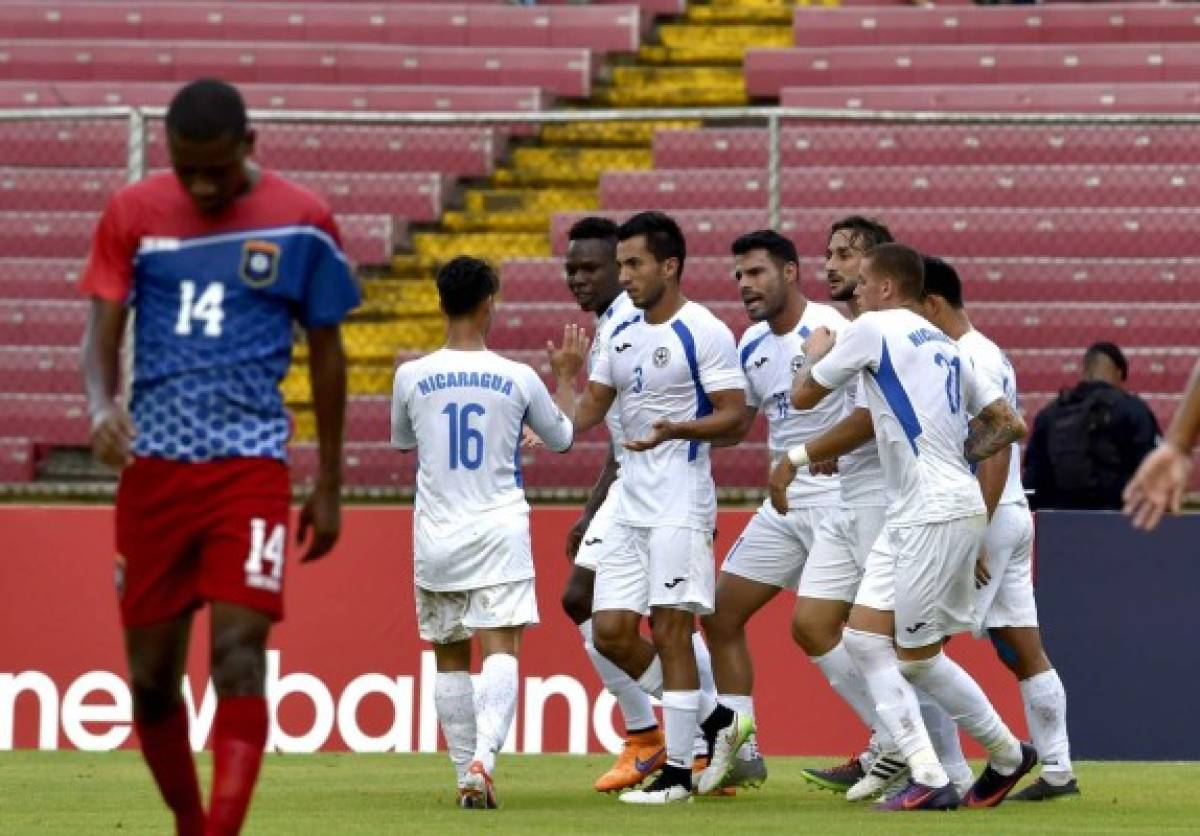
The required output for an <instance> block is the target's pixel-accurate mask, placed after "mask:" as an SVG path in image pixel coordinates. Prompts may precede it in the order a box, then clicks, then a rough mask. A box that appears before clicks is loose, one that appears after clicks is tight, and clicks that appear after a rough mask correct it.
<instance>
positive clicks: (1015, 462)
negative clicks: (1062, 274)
mask: <svg viewBox="0 0 1200 836" xmlns="http://www.w3.org/2000/svg"><path fill="white" fill-rule="evenodd" d="M958 347H959V348H960V349H962V352H963V354H964V355H965V356H966V357H968V358H970V360H971V362H972V363H973V364H974V366H975V372H976V374H978V375H980V376H981V377H983V378H985V379H986V380H988V381H989V382H990V383H991V384H992V385H994V386H999V387H1000V389H1001V390H1003V392H1004V397H1005V398H1006V399H1007V400H1008V405H1009V406H1011V407H1012V410H1013V412H1017V413H1019V412H1020V411H1021V406H1020V401H1019V399H1018V397H1017V374H1016V372H1014V371H1013V367H1012V363H1010V362H1009V360H1008V357H1006V356H1005V355H1004V352H1003V351H1001V350H1000V346H998V345H996V344H995V343H994V342H992V341H991V340H990V339H988V338H987V337H986V336H985V335H984V334H982V333H980V332H979V331H975V330H971V331H968V332H967V333H965V334H963V335H962V336H961V337H959V338H958ZM1010 503H1019V504H1021V505H1025V504H1026V501H1025V487H1024V486H1023V485H1022V484H1021V448H1020V445H1018V444H1016V443H1015V442H1014V443H1013V445H1012V456H1011V458H1009V460H1008V481H1007V482H1005V483H1004V493H1002V494H1000V504H1001V505H1008V504H1010Z"/></svg>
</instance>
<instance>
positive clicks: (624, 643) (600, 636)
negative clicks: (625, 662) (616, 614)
mask: <svg viewBox="0 0 1200 836" xmlns="http://www.w3.org/2000/svg"><path fill="white" fill-rule="evenodd" d="M637 640H638V635H637V633H636V632H635V633H633V634H632V635H631V634H630V633H629V632H628V631H626V630H623V629H621V625H620V624H610V623H607V622H605V621H593V622H592V645H593V646H594V647H595V648H596V651H597V652H598V653H599V654H600V655H601V656H603V657H605V658H606V659H610V660H612V661H613V662H617V661H619V660H621V659H624V658H626V657H628V656H629V655H630V654H631V653H632V651H633V645H634V643H635V642H636V641H637Z"/></svg>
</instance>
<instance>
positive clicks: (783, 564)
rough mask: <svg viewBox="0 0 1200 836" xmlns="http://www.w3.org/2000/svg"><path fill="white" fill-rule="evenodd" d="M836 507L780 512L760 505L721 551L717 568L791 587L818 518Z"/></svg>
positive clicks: (795, 582) (764, 581)
mask: <svg viewBox="0 0 1200 836" xmlns="http://www.w3.org/2000/svg"><path fill="white" fill-rule="evenodd" d="M836 511H837V509H836V508H835V507H830V506H825V507H818V508H796V509H793V510H790V511H788V512H787V516H784V515H783V514H780V513H779V512H778V511H776V510H775V509H774V508H772V507H771V506H769V505H763V506H762V507H761V508H759V509H758V511H757V512H756V513H755V514H754V516H753V517H751V518H750V522H748V523H746V528H745V529H744V530H743V531H742V533H741V536H739V537H738V538H737V542H735V543H734V544H733V548H731V549H730V550H729V553H728V554H726V555H725V562H724V563H722V564H721V571H722V572H728V573H729V574H731V575H737V576H738V577H740V578H746V579H747V580H752V581H757V582H758V583H765V584H767V585H768V586H777V587H779V588H780V589H795V588H796V586H797V584H798V583H799V582H800V573H801V571H802V570H803V569H804V563H805V561H806V560H807V559H808V556H809V553H810V552H811V551H812V547H813V542H814V541H815V540H816V538H817V528H818V527H819V526H820V524H821V520H823V519H824V518H825V517H827V516H829V515H830V514H833V513H835V512H836Z"/></svg>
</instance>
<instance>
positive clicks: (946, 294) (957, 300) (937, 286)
mask: <svg viewBox="0 0 1200 836" xmlns="http://www.w3.org/2000/svg"><path fill="white" fill-rule="evenodd" d="M923 261H924V267H925V295H926V296H928V295H929V294H931V293H932V294H934V295H937V296H941V297H942V298H943V299H945V300H946V304H948V305H949V306H950V307H952V308H954V309H956V310H960V309H961V308H962V306H963V290H962V279H960V278H959V277H958V271H957V270H955V269H954V267H953V266H952V265H951V264H949V263H947V262H946V261H944V260H942V259H940V258H938V257H937V256H935V255H927V256H925V257H924V259H923Z"/></svg>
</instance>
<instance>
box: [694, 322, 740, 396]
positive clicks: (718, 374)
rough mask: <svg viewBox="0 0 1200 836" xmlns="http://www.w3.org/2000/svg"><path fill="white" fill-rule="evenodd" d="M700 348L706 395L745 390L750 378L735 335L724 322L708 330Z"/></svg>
mask: <svg viewBox="0 0 1200 836" xmlns="http://www.w3.org/2000/svg"><path fill="white" fill-rule="evenodd" d="M703 334H704V335H703V338H702V339H701V340H700V345H698V346H696V354H697V357H696V363H697V365H698V366H699V368H698V371H699V373H700V385H701V386H702V387H704V391H705V392H722V391H725V390H727V389H741V390H742V391H745V390H746V389H747V386H746V376H745V375H744V374H743V373H742V364H741V363H740V362H739V360H738V350H737V343H735V342H734V341H733V332H732V331H730V330H729V328H727V327H726V326H725V324H724V323H723V322H720V321H716V322H714V323H713V324H712V327H710V328H705V329H704V332H703Z"/></svg>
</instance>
